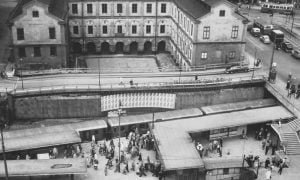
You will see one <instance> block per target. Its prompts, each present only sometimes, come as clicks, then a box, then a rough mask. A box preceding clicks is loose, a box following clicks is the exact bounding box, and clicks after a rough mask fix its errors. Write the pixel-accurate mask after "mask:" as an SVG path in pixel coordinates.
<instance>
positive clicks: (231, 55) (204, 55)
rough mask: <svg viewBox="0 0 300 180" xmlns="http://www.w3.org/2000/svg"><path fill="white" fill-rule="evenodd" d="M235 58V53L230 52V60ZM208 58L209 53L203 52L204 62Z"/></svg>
mask: <svg viewBox="0 0 300 180" xmlns="http://www.w3.org/2000/svg"><path fill="white" fill-rule="evenodd" d="M235 56H236V53H235V51H230V52H229V59H234V58H235ZM207 57H208V53H207V52H202V53H201V59H202V60H206V59H207Z"/></svg>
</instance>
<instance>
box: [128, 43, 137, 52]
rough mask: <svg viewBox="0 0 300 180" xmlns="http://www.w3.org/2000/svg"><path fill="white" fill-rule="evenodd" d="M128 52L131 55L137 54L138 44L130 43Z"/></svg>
mask: <svg viewBox="0 0 300 180" xmlns="http://www.w3.org/2000/svg"><path fill="white" fill-rule="evenodd" d="M129 51H130V53H131V54H137V53H138V43H137V42H132V43H130V47H129Z"/></svg>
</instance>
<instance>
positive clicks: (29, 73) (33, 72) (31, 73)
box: [16, 62, 238, 77]
mask: <svg viewBox="0 0 300 180" xmlns="http://www.w3.org/2000/svg"><path fill="white" fill-rule="evenodd" d="M237 63H238V62H233V63H228V64H210V65H202V66H191V67H190V68H191V70H185V69H179V68H178V67H175V68H165V67H157V68H152V69H151V68H122V69H117V68H105V69H103V70H102V69H101V70H100V71H101V73H126V72H127V73H128V72H136V73H139V72H165V71H168V72H178V73H179V72H180V71H181V72H193V71H205V70H214V69H222V68H223V69H225V68H226V67H228V66H231V65H234V64H237ZM21 71H22V73H21ZM80 73H88V74H96V73H99V70H98V69H92V68H61V69H48V70H24V69H23V70H17V72H16V75H17V76H21V74H22V76H24V77H26V76H42V75H54V74H80Z"/></svg>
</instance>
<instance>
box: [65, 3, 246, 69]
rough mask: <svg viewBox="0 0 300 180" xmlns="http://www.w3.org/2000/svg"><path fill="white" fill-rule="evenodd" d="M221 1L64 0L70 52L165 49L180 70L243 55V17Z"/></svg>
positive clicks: (237, 59) (233, 59) (235, 59)
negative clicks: (67, 10)
mask: <svg viewBox="0 0 300 180" xmlns="http://www.w3.org/2000/svg"><path fill="white" fill-rule="evenodd" d="M234 10H235V7H233V6H232V4H230V3H229V2H227V1H224V0H184V1H183V0H146V1H140V0H136V1H130V0H122V1H116V0H97V1H94V0H93V1H92V0H85V1H82V0H69V29H70V38H71V39H70V42H71V44H70V46H71V51H72V52H73V53H82V52H87V53H110V52H116V53H122V52H126V53H127V52H128V53H135V52H138V51H139V52H141V51H144V52H149V51H156V50H157V51H165V50H166V51H170V52H171V54H172V55H173V56H174V57H175V59H176V62H177V63H178V64H179V65H181V67H182V68H183V69H192V67H196V66H201V65H206V64H224V63H229V62H236V61H240V60H242V59H243V54H244V48H245V23H246V21H245V19H244V18H243V17H241V16H240V15H238V14H236V13H235V11H234Z"/></svg>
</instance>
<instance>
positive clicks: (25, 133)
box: [0, 120, 107, 152]
mask: <svg viewBox="0 0 300 180" xmlns="http://www.w3.org/2000/svg"><path fill="white" fill-rule="evenodd" d="M106 127H107V124H106V122H105V121H104V120H91V121H82V122H78V123H69V124H62V125H57V126H47V127H39V128H30V129H22V130H15V131H6V132H3V136H4V138H5V146H6V149H5V150H6V151H7V152H12V151H20V150H27V149H37V148H42V147H50V146H56V145H64V144H74V143H80V142H81V139H80V137H79V134H78V133H77V132H79V131H86V130H94V129H103V128H106ZM0 152H2V148H1V147H0Z"/></svg>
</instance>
